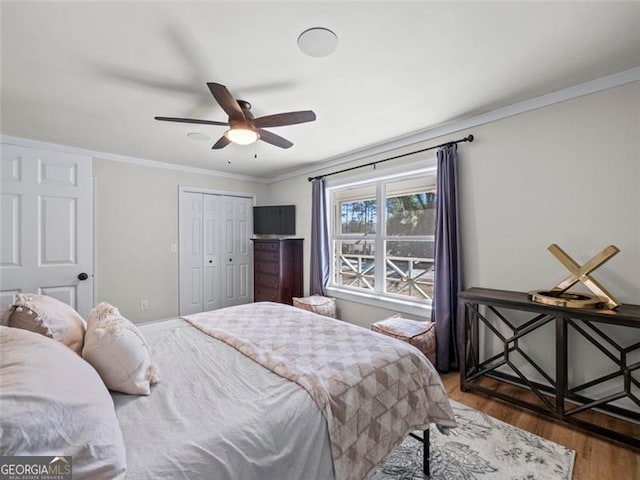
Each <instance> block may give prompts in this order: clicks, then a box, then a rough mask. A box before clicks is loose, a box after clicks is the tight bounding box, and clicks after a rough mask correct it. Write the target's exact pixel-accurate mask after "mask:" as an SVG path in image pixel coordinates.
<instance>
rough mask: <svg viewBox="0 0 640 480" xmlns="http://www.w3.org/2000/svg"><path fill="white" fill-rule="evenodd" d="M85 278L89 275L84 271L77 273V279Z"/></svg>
mask: <svg viewBox="0 0 640 480" xmlns="http://www.w3.org/2000/svg"><path fill="white" fill-rule="evenodd" d="M87 278H89V275H87V274H86V273H84V272H82V273H79V274H78V280H86V279H87Z"/></svg>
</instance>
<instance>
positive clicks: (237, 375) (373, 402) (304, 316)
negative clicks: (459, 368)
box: [0, 302, 455, 480]
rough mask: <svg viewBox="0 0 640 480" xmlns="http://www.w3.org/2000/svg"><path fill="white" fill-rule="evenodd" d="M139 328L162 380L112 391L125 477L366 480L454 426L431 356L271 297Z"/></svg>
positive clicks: (119, 475)
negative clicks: (425, 438) (425, 437)
mask: <svg viewBox="0 0 640 480" xmlns="http://www.w3.org/2000/svg"><path fill="white" fill-rule="evenodd" d="M139 330H140V332H141V333H142V335H143V336H144V339H145V340H146V343H147V344H148V346H149V347H150V350H151V355H152V357H153V359H154V361H155V362H156V364H157V369H158V371H159V372H160V381H159V382H158V383H157V384H155V385H153V386H152V387H151V391H150V394H149V395H127V394H121V393H115V392H111V397H112V399H113V404H114V406H115V416H116V417H117V423H118V425H119V430H120V432H121V438H122V442H123V443H122V445H123V449H124V451H125V452H126V467H125V468H126V479H131V480H142V479H152V478H172V479H182V478H184V479H192V478H215V479H221V480H226V479H229V480H232V479H233V480H235V479H242V480H252V479H255V480H258V479H260V480H265V479H274V480H275V479H278V480H281V479H282V480H284V479H292V480H299V479H303V478H305V479H306V478H309V479H317V480H325V479H326V480H362V479H365V478H367V476H368V475H369V474H370V472H371V471H372V470H374V469H375V467H376V465H377V464H379V463H380V461H382V459H383V458H384V456H385V455H386V454H388V453H390V452H391V450H392V449H393V448H394V447H395V446H397V445H398V444H399V443H400V442H401V441H402V439H403V438H404V437H405V436H406V435H407V434H408V433H409V432H411V431H412V430H418V429H427V428H428V425H429V424H431V423H436V424H438V425H439V426H440V427H442V428H444V429H446V428H452V427H455V420H454V416H453V412H452V410H451V407H450V405H449V402H448V399H447V397H446V394H445V392H444V389H443V387H442V384H441V382H440V379H439V376H438V375H437V373H436V372H435V369H434V368H433V366H432V365H431V364H430V363H429V362H428V360H426V358H425V357H424V355H422V354H421V353H420V352H419V351H418V350H417V349H415V348H414V347H412V346H410V345H408V344H406V343H404V342H401V341H398V340H396V339H393V338H390V337H386V336H383V335H380V334H377V333H374V332H370V331H368V330H366V329H362V328H360V327H356V326H352V325H349V324H346V323H345V322H341V321H338V320H333V319H329V318H326V317H322V316H319V315H316V314H314V313H312V312H307V311H303V310H300V309H296V308H293V307H290V306H287V305H281V304H273V303H267V302H264V303H254V304H247V305H241V306H237V307H231V308H227V309H221V310H216V311H213V312H205V313H203V314H197V315H191V316H188V317H185V318H182V319H172V320H166V321H162V322H156V323H151V324H147V325H143V326H140V327H139ZM3 336H4V331H3ZM58 353H60V352H58ZM3 363H5V362H4V356H3ZM5 405H6V402H5V401H4V399H3V407H4V406H5ZM0 420H2V422H3V425H4V423H6V422H7V421H8V420H7V419H6V416H4V415H3V417H2V419H0ZM6 431H8V430H7V429H6V428H5V429H4V430H3V440H4V432H6ZM116 450H117V449H116ZM23 452H24V450H23ZM59 453H60V452H57V453H56V452H52V453H51V454H52V455H53V454H59ZM116 453H117V452H116ZM3 454H12V453H11V452H8V453H7V452H6V450H5V452H4V453H3ZM75 458H76V457H74V473H75V472H76V471H78V472H81V471H82V472H84V471H85V470H86V471H89V470H90V469H89V470H87V469H86V468H83V466H81V467H80V468H79V469H76V463H75ZM118 461H120V460H118ZM118 468H119V470H117V471H116V470H114V471H113V472H111V473H110V474H109V475H111V476H110V477H109V476H102V477H101V476H95V474H94V475H89V476H87V477H86V478H125V473H124V471H123V470H122V466H121V465H120V466H118ZM114 475H115V476H114ZM74 478H76V475H74ZM77 478H82V477H81V476H80V475H78V476H77Z"/></svg>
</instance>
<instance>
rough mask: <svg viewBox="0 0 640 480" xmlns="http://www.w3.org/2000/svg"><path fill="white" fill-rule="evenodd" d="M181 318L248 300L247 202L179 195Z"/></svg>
mask: <svg viewBox="0 0 640 480" xmlns="http://www.w3.org/2000/svg"><path fill="white" fill-rule="evenodd" d="M179 204H180V205H179V217H180V219H179V229H180V231H179V242H180V259H179V261H180V315H189V314H192V313H198V312H204V311H209V310H215V309H217V308H221V307H228V306H231V305H239V304H241V303H248V302H251V301H252V293H253V292H252V289H251V285H252V283H253V278H252V273H253V268H252V266H251V261H252V256H251V250H250V236H251V234H252V231H253V230H252V227H253V208H252V207H253V201H252V199H251V198H245V197H233V196H224V195H215V194H207V193H198V192H181V196H180V202H179Z"/></svg>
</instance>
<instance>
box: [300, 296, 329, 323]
mask: <svg viewBox="0 0 640 480" xmlns="http://www.w3.org/2000/svg"><path fill="white" fill-rule="evenodd" d="M293 306H294V307H298V308H302V309H303V310H309V311H310V312H314V313H317V314H319V315H324V316H325V317H331V318H336V300H335V298H331V297H323V296H322V295H311V296H310V297H293Z"/></svg>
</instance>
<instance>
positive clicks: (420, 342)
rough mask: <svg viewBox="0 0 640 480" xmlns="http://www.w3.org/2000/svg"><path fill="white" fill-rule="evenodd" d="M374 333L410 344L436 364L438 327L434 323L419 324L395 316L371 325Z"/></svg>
mask: <svg viewBox="0 0 640 480" xmlns="http://www.w3.org/2000/svg"><path fill="white" fill-rule="evenodd" d="M371 329H372V330H373V331H374V332H378V333H382V334H384V335H387V336H389V337H395V338H397V339H399V340H402V341H405V342H407V343H410V344H411V345H413V346H414V347H416V348H417V349H418V350H420V351H421V352H422V353H424V354H425V356H426V357H427V358H428V359H429V361H430V362H431V363H432V364H434V365H435V364H436V325H435V323H433V322H418V321H416V320H409V319H408V318H402V317H400V316H393V317H390V318H387V319H385V320H381V321H379V322H376V323H374V324H372V325H371Z"/></svg>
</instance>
